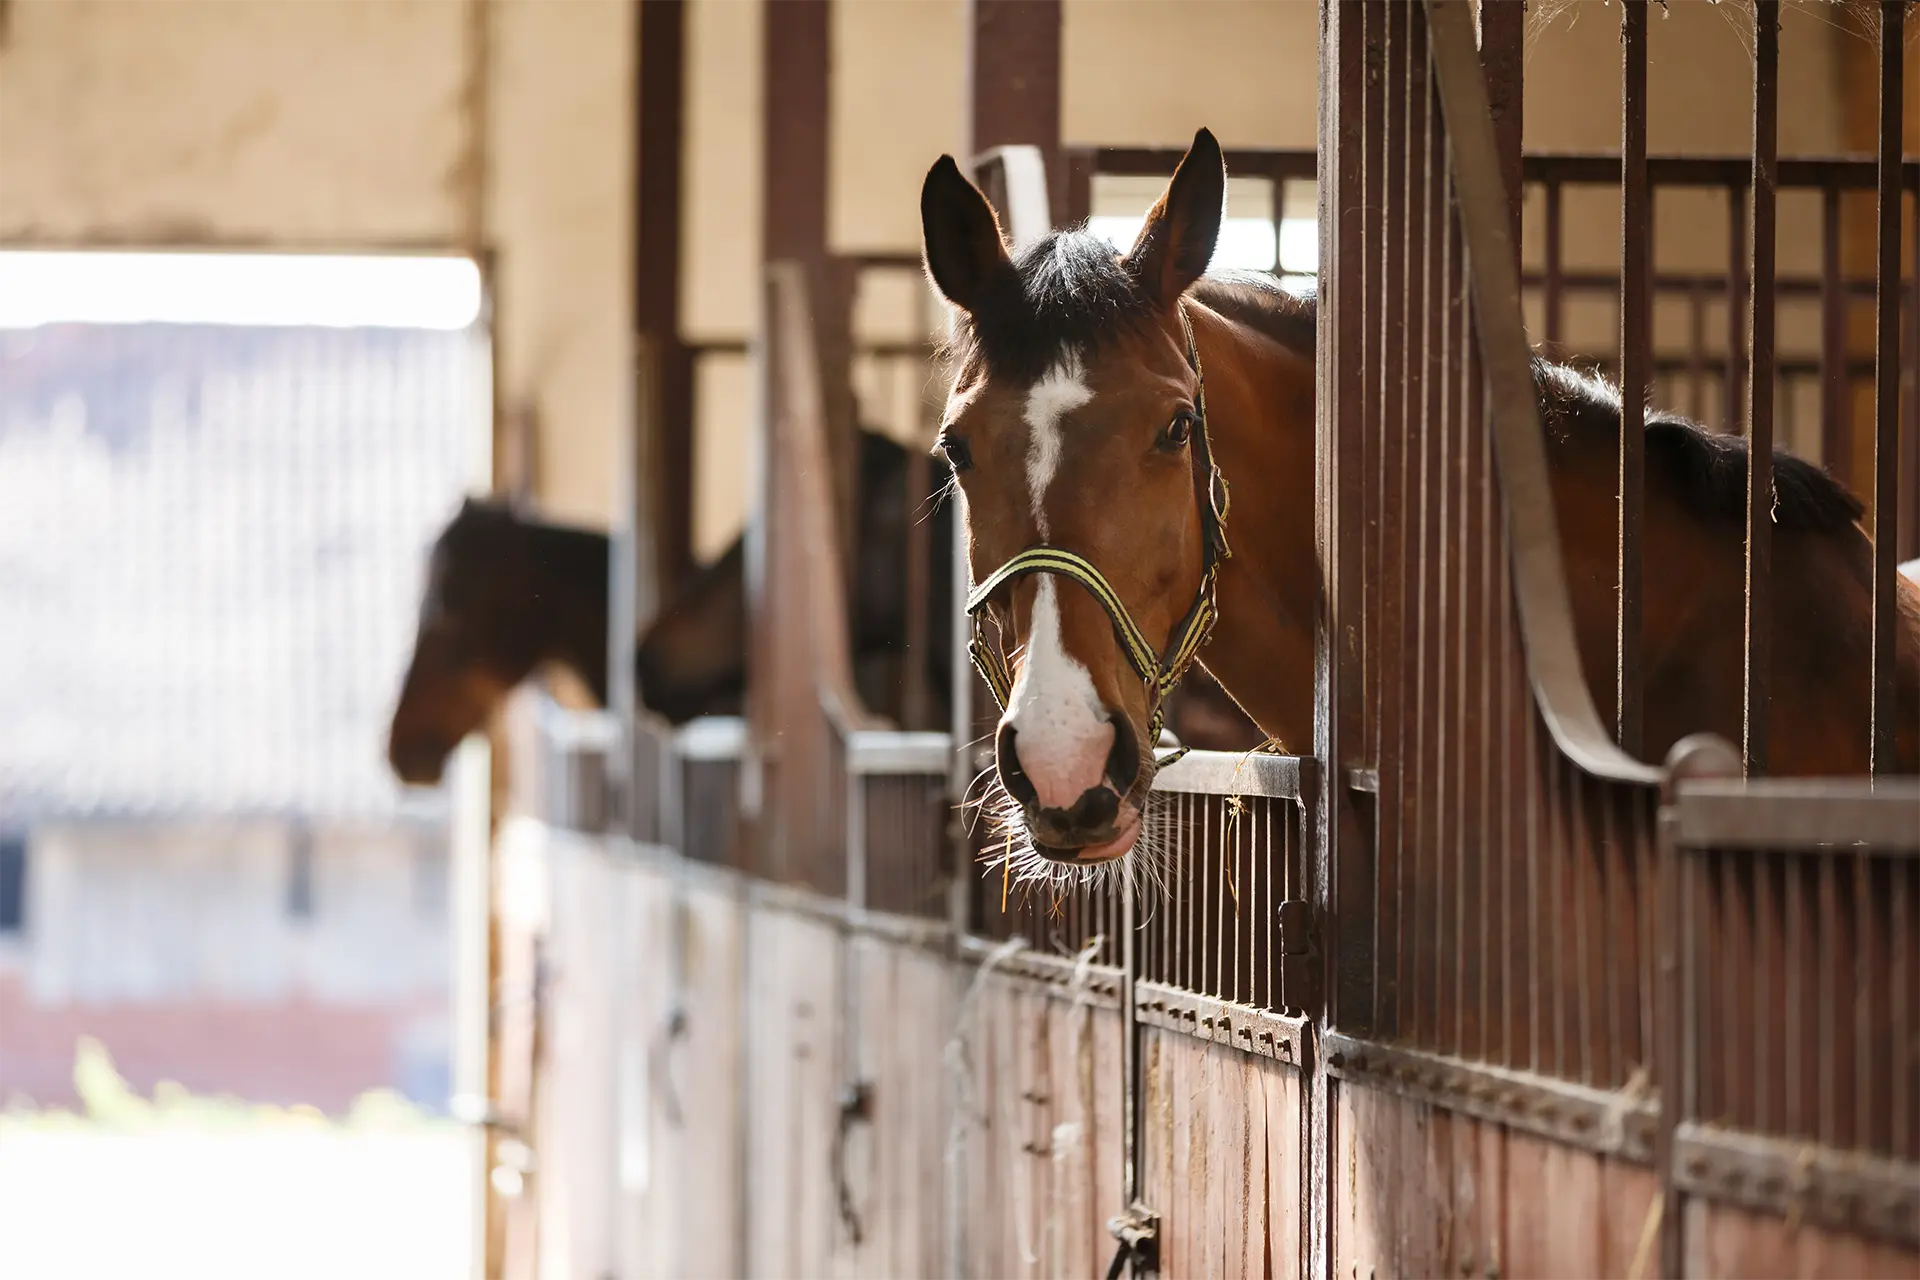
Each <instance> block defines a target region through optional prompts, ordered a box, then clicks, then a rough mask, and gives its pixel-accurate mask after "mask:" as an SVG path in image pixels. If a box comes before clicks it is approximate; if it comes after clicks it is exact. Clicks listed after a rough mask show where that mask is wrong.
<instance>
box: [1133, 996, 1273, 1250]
mask: <svg viewBox="0 0 1920 1280" xmlns="http://www.w3.org/2000/svg"><path fill="white" fill-rule="evenodd" d="M1140 1093H1141V1105H1142V1108H1143V1111H1144V1134H1143V1146H1142V1154H1141V1179H1142V1187H1143V1194H1144V1198H1145V1200H1146V1203H1147V1204H1148V1205H1149V1206H1150V1207H1152V1208H1153V1209H1154V1210H1156V1211H1157V1212H1158V1213H1159V1214H1160V1215H1161V1216H1160V1241H1161V1245H1160V1248H1161V1268H1162V1273H1163V1274H1164V1275H1167V1276H1169V1277H1174V1276H1219V1275H1245V1276H1254V1275H1258V1276H1279V1277H1284V1276H1297V1275H1299V1274H1300V1256H1301V1239H1302V1237H1301V1228H1302V1221H1303V1220H1302V1217H1301V1201H1300V1189H1301V1182H1300V1168H1301V1157H1302V1152H1301V1147H1300V1134H1301V1123H1300V1120H1301V1117H1300V1106H1301V1095H1300V1080H1299V1075H1298V1073H1297V1072H1296V1071H1295V1070H1294V1069H1293V1068H1292V1067H1289V1066H1284V1065H1282V1064H1280V1063H1277V1062H1274V1061H1272V1060H1271V1059H1266V1058H1260V1057H1256V1056H1254V1055H1251V1054H1244V1053H1239V1052H1237V1051H1235V1050H1233V1049H1228V1048H1223V1047H1221V1046H1220V1045H1217V1044H1214V1043H1212V1042H1210V1041H1206V1040H1201V1039H1196V1038H1194V1037H1192V1036H1187V1035H1183V1034H1180V1033H1178V1032H1172V1031H1164V1030H1161V1029H1159V1028H1148V1029H1146V1030H1144V1031H1143V1032H1142V1033H1141V1089H1140Z"/></svg>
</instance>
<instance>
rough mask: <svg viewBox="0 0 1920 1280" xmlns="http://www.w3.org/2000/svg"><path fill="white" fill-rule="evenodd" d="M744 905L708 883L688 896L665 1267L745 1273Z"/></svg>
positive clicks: (693, 1274) (698, 1275)
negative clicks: (681, 1205) (670, 1235)
mask: <svg viewBox="0 0 1920 1280" xmlns="http://www.w3.org/2000/svg"><path fill="white" fill-rule="evenodd" d="M745 937H746V921H745V909H744V908H743V907H742V906H741V905H740V903H739V901H738V900H737V899H735V898H734V897H732V896H731V895H730V894H722V893H719V892H715V891H713V890H711V889H695V890H690V891H689V892H688V896H687V939H686V957H685V959H686V984H687V988H686V1009H687V1030H686V1041H685V1045H684V1047H683V1049H682V1050H681V1055H680V1058H679V1062H680V1064H682V1065H683V1067H684V1070H683V1071H682V1072H681V1074H680V1075H679V1076H678V1077H677V1083H678V1085H679V1087H680V1089H681V1094H680V1097H681V1101H682V1105H683V1112H684V1120H683V1127H682V1128H681V1130H680V1142H679V1150H678V1152H677V1156H676V1164H675V1165H674V1166H671V1176H675V1177H679V1178H681V1179H683V1180H684V1182H685V1185H686V1196H685V1211H684V1216H683V1217H682V1219H681V1222H680V1225H679V1248H678V1250H677V1251H676V1253H675V1255H674V1266H673V1268H672V1270H671V1271H670V1273H669V1274H673V1275H679V1276H685V1277H688V1280H707V1278H708V1277H711V1278H712V1280H722V1278H723V1277H729V1276H738V1275H740V1274H742V1273H743V1270H744V1268H745V1265H746V1259H745V1257H744V1256H743V1255H742V1253H741V1243H742V1242H741V1240H740V1231H739V1228H740V1222H741V1214H742V1212H743V1211H744V1208H745V1206H744V1205H742V1204H741V1202H740V1191H741V1188H742V1187H743V1186H744V1185H745V1184H744V1181H743V1179H744V1176H745V1171H744V1170H743V1169H742V1168H741V1163H740V1153H741V1140H742V1137H743V1132H744V1131H743V1128H742V1126H743V1124H744V1123H745V1117H744V1116H743V1115H742V1114H741V1108H740V1084H741V1074H740V1073H741V1071H742V1070H743V1069H744V1061H743V1057H742V1053H743V1049H744V1046H743V1045H742V1044H741V1041H740V1012H741V1010H740V1002H741V999H742V995H743V987H742V982H743V979H744V978H745V970H744V962H745V951H744V943H745Z"/></svg>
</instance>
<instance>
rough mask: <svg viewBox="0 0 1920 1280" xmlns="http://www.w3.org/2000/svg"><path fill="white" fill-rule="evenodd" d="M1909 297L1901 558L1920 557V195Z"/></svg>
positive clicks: (1915, 209)
mask: <svg viewBox="0 0 1920 1280" xmlns="http://www.w3.org/2000/svg"><path fill="white" fill-rule="evenodd" d="M1908 224H1909V225H1910V226H1911V227H1912V228H1913V242H1912V243H1911V244H1910V245H1909V246H1908V252H1909V254H1910V255H1911V256H1912V258H1913V275H1912V276H1910V277H1909V278H1908V283H1909V285H1910V286H1911V291H1910V292H1909V293H1908V295H1907V358H1906V361H1905V364H1906V369H1907V430H1906V435H1905V436H1904V437H1903V438H1902V440H1901V442H1900V445H1901V447H1900V507H1901V511H1900V559H1901V560H1902V561H1903V562H1904V561H1906V560H1911V559H1913V558H1915V557H1920V193H1916V195H1915V197H1914V201H1913V217H1912V218H1910V219H1909V220H1908Z"/></svg>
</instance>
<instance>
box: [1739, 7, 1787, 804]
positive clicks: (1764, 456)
mask: <svg viewBox="0 0 1920 1280" xmlns="http://www.w3.org/2000/svg"><path fill="white" fill-rule="evenodd" d="M1753 47H1754V58H1753V200H1752V207H1751V209H1750V210H1749V214H1750V227H1751V232H1752V242H1751V244H1750V245H1749V248H1748V251H1749V253H1750V254H1751V262H1752V273H1751V276H1750V279H1751V282H1752V283H1751V287H1752V296H1751V299H1750V301H1751V306H1752V310H1751V313H1750V318H1749V320H1748V324H1747V561H1746V568H1747V582H1746V655H1745V680H1746V683H1745V690H1746V695H1745V708H1746V711H1745V715H1744V717H1743V719H1742V725H1741V751H1742V755H1743V756H1744V758H1745V761H1746V768H1747V773H1748V775H1749V776H1751V775H1753V774H1755V773H1762V772H1765V770H1766V767H1767V684H1768V675H1769V669H1770V667H1771V665H1772V661H1773V644H1772V641H1773V329H1774V325H1773V312H1774V297H1773V264H1774V256H1775V254H1774V250H1775V245H1774V197H1775V181H1776V179H1775V174H1774V170H1775V167H1776V161H1777V158H1778V152H1779V145H1780V136H1779V115H1780V0H1755V3H1754V9H1753Z"/></svg>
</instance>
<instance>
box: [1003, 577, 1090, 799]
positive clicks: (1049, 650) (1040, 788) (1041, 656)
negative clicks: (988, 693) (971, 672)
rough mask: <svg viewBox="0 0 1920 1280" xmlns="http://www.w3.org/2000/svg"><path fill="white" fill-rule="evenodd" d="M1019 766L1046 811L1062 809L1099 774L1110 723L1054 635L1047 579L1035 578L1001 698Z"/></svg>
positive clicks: (1056, 623)
mask: <svg viewBox="0 0 1920 1280" xmlns="http://www.w3.org/2000/svg"><path fill="white" fill-rule="evenodd" d="M1004 723H1005V724H1007V725H1009V726H1011V727H1012V729H1013V731H1014V734H1015V738H1014V751H1015V753H1016V754H1017V755H1018V756H1019V757H1020V768H1021V769H1022V770H1023V771H1025V773H1026V775H1027V780H1028V781H1029V782H1031V783H1033V788H1034V790H1035V791H1036V792H1038V793H1039V796H1040V803H1041V805H1042V806H1044V807H1046V808H1059V809H1066V808H1071V807H1072V806H1073V803H1074V801H1076V800H1078V799H1079V798H1080V794H1081V793H1082V792H1084V791H1085V790H1087V788H1089V787H1096V786H1099V785H1100V780H1101V778H1102V777H1104V776H1105V774H1106V763H1107V752H1108V751H1109V750H1111V748H1112V746H1113V725H1112V723H1111V722H1110V721H1108V719H1107V716H1106V710H1105V708H1104V707H1102V706H1101V705H1100V695H1099V694H1098V693H1096V692H1095V691H1094V687H1093V677H1092V676H1090V675H1088V674H1087V669H1086V668H1085V667H1083V666H1081V665H1080V664H1079V663H1078V662H1075V661H1074V660H1073V658H1072V657H1071V656H1070V655H1069V654H1068V653H1067V651H1066V647H1065V646H1064V645H1063V644H1062V643H1061V640H1060V601H1059V598H1058V597H1057V596H1056V595H1055V583H1054V580H1053V578H1052V577H1051V576H1049V575H1042V576H1041V578H1040V585H1039V589H1038V590H1037V591H1036V592H1035V593H1034V599H1033V626H1032V628H1031V629H1030V630H1029V631H1028V633H1027V647H1026V655H1025V661H1023V662H1022V663H1021V666H1020V678H1019V679H1018V680H1016V681H1014V685H1013V692H1012V694H1011V695H1009V697H1008V698H1007V713H1006V716H1005V717H1004Z"/></svg>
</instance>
